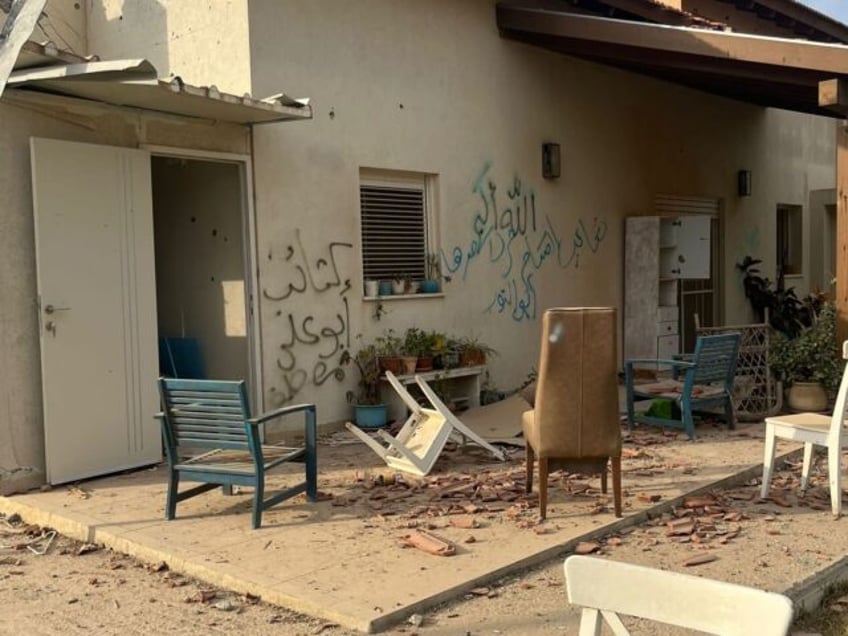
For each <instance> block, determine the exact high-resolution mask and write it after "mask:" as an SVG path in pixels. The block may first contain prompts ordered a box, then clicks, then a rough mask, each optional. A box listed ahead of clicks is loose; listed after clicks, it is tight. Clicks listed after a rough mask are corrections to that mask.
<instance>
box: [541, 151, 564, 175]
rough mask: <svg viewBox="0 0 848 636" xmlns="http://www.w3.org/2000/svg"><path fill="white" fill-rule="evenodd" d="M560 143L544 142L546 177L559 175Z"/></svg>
mask: <svg viewBox="0 0 848 636" xmlns="http://www.w3.org/2000/svg"><path fill="white" fill-rule="evenodd" d="M559 167H560V164H559V144H554V143H544V144H542V176H543V177H544V178H545V179H556V178H557V177H559Z"/></svg>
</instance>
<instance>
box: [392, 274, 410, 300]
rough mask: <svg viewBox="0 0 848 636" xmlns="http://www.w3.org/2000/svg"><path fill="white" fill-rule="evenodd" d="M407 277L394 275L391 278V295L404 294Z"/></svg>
mask: <svg viewBox="0 0 848 636" xmlns="http://www.w3.org/2000/svg"><path fill="white" fill-rule="evenodd" d="M408 280H409V277H408V276H407V275H406V274H395V275H394V276H392V294H394V295H395V296H400V295H402V294H405V293H406V283H407V281H408Z"/></svg>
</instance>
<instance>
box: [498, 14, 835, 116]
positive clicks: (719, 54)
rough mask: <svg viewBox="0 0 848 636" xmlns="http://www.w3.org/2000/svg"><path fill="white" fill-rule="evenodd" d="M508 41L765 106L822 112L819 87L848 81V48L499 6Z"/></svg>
mask: <svg viewBox="0 0 848 636" xmlns="http://www.w3.org/2000/svg"><path fill="white" fill-rule="evenodd" d="M497 24H498V28H499V29H500V32H501V35H502V36H503V37H505V38H509V39H512V40H518V41H521V42H526V43H528V44H531V45H535V46H539V47H542V48H546V49H549V50H552V51H556V52H559V53H564V54H567V55H572V56H574V57H579V58H582V59H585V60H589V61H593V62H597V63H600V64H606V65H609V66H614V67H617V68H621V69H624V70H627V71H632V72H635V73H641V74H644V75H650V76H652V77H656V78H659V79H662V80H667V81H670V82H674V83H677V84H682V85H685V86H689V87H691V88H696V89H699V90H703V91H707V92H710V93H713V94H717V95H721V96H724V97H730V98H734V99H739V100H742V101H746V102H749V103H753V104H758V105H761V106H771V107H775V108H784V109H787V110H794V111H799V112H806V113H813V114H816V115H827V116H831V117H832V116H835V115H836V113H835V112H833V111H831V110H829V109H828V108H826V107H825V106H824V103H821V104H820V102H819V83H820V82H823V81H826V80H834V79H848V47H846V46H844V45H839V44H825V43H821V42H811V41H808V40H797V39H786V38H776V37H763V36H757V35H747V34H740V33H732V32H727V31H715V30H707V29H698V28H691V27H680V26H668V25H663V24H650V23H646V22H634V21H628V20H614V19H610V18H600V17H594V16H587V15H580V14H575V13H570V12H568V11H550V10H543V9H528V8H525V7H520V6H510V5H506V4H499V5H498V7H497Z"/></svg>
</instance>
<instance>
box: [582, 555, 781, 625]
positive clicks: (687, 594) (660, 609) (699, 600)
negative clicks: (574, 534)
mask: <svg viewBox="0 0 848 636" xmlns="http://www.w3.org/2000/svg"><path fill="white" fill-rule="evenodd" d="M565 584H566V588H567V590H568V602H569V603H571V604H572V605H578V606H580V607H582V608H583V614H582V616H581V620H580V636H600V634H601V625H602V623H603V622H606V624H607V625H608V626H609V628H610V629H611V630H612V633H613V634H615V636H629V634H630V632H628V631H627V628H626V627H625V626H624V624H623V623H622V622H621V619H620V618H619V617H618V615H619V614H626V615H628V616H635V617H638V618H646V619H648V620H652V621H656V622H658V623H666V624H667V625H676V626H679V627H686V628H688V629H693V630H698V631H701V632H705V633H707V634H719V635H721V636H751V635H752V634H756V635H757V636H785V634H787V633H788V631H789V626H790V625H791V624H792V615H793V610H792V601H791V600H789V598H787V597H786V596H784V595H783V594H777V593H775V592H765V591H763V590H758V589H756V588H753V587H746V586H743V585H736V584H734V583H725V582H724V581H717V580H715V579H705V578H702V577H700V576H693V575H691V574H681V573H679V572H669V571H668V570H657V569H655V568H649V567H644V566H641V565H632V564H630V563H621V562H619V561H608V560H607V559H600V558H597V557H588V556H577V555H575V556H570V557H568V558H567V559H566V560H565Z"/></svg>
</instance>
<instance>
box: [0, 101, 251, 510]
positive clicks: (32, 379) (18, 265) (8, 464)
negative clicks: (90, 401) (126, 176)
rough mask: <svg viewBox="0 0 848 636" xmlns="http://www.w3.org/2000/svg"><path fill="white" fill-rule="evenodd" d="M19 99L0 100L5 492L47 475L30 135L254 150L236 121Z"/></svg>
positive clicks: (0, 377) (0, 422)
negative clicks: (203, 121)
mask: <svg viewBox="0 0 848 636" xmlns="http://www.w3.org/2000/svg"><path fill="white" fill-rule="evenodd" d="M20 97H21V95H20V93H19V92H17V91H6V93H4V96H3V99H2V100H0V148H2V152H0V227H2V228H3V230H2V232H0V360H2V361H3V364H2V365H0V494H7V493H8V492H11V491H14V490H19V489H24V488H27V487H31V486H33V485H38V484H40V483H42V481H43V479H44V437H43V429H42V421H41V370H40V362H39V359H40V356H39V345H38V336H39V333H38V314H37V292H36V279H35V259H36V257H35V244H34V235H33V216H32V180H31V177H30V163H29V161H30V152H29V138H30V137H32V136H37V137H48V138H53V139H64V140H68V141H80V142H89V143H97V144H109V145H118V146H128V147H137V146H138V145H140V144H154V145H163V146H173V147H184V148H196V149H203V150H214V151H221V152H233V153H242V154H243V153H245V152H249V139H248V137H247V134H246V132H245V130H244V129H242V128H241V127H238V126H228V125H218V126H211V125H202V124H188V123H186V122H185V120H177V119H173V118H163V117H152V118H151V117H144V116H141V117H139V115H138V113H137V112H126V113H125V112H123V111H120V110H118V109H110V108H96V107H92V106H70V105H69V102H67V101H66V100H61V99H51V100H47V101H44V102H39V103H38V104H34V103H33V102H32V101H31V100H26V101H20ZM47 104H53V106H54V107H50V106H47ZM57 108H58V109H59V110H57ZM65 109H67V110H65Z"/></svg>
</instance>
